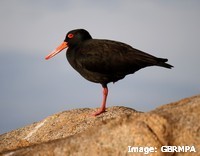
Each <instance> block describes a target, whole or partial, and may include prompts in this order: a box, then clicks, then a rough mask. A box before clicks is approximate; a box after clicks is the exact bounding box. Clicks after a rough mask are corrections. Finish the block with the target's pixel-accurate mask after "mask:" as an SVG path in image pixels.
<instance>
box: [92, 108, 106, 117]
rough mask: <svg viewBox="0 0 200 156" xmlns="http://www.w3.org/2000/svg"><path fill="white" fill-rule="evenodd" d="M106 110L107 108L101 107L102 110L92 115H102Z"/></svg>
mask: <svg viewBox="0 0 200 156" xmlns="http://www.w3.org/2000/svg"><path fill="white" fill-rule="evenodd" d="M105 111H106V109H100V110H98V111H96V112H94V113H92V114H91V115H92V116H97V115H100V114H102V113H104V112H105Z"/></svg>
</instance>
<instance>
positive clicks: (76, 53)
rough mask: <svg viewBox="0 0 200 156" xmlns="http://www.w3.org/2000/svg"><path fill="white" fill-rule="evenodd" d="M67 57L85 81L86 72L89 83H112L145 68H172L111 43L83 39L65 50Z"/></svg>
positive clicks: (163, 60)
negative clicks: (83, 40)
mask: <svg viewBox="0 0 200 156" xmlns="http://www.w3.org/2000/svg"><path fill="white" fill-rule="evenodd" d="M67 57H68V60H69V62H70V64H71V65H72V66H73V67H74V68H75V69H76V70H77V71H78V72H79V73H80V74H81V75H82V76H84V77H85V78H86V79H88V76H87V75H88V73H90V74H89V75H90V76H89V77H90V79H88V80H90V81H92V79H96V78H97V77H98V80H95V81H100V79H101V77H102V81H109V82H115V81H118V80H119V79H122V78H124V77H125V76H126V75H127V74H132V73H134V72H136V71H137V70H139V69H141V68H144V67H147V66H153V65H157V66H162V67H166V68H171V67H172V66H171V65H168V64H166V63H165V62H166V61H167V59H162V58H157V57H155V56H152V55H150V54H147V53H144V52H142V51H140V50H137V49H134V48H132V47H131V46H129V45H127V44H124V43H121V42H117V41H111V40H99V39H90V40H87V41H85V42H83V43H81V44H79V45H77V47H74V48H69V49H68V52H67ZM106 77H107V78H106ZM105 79H106V80H105ZM93 82H94V81H93ZM98 83H102V82H98ZM106 83H108V82H106Z"/></svg>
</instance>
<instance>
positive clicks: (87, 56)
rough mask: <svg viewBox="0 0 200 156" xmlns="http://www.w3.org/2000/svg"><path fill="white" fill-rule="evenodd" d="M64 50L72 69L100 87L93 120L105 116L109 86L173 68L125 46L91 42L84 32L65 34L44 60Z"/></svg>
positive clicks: (108, 42)
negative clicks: (157, 68)
mask: <svg viewBox="0 0 200 156" xmlns="http://www.w3.org/2000/svg"><path fill="white" fill-rule="evenodd" d="M67 47H68V49H67V53H66V56H67V60H68V61H69V63H70V64H71V66H72V67H73V68H74V69H75V70H76V71H77V72H79V73H80V74H81V75H82V76H83V77H84V78H85V79H87V80H89V81H92V82H95V83H100V84H101V85H102V87H103V101H102V105H101V108H100V110H98V111H97V112H95V113H94V114H93V115H94V116H96V115H99V114H101V113H103V112H105V109H106V99H107V95H108V88H107V84H108V83H109V82H116V81H118V80H120V79H123V78H124V77H125V76H126V75H128V74H133V73H135V72H136V71H138V70H139V69H141V68H145V67H148V66H160V67H165V68H172V67H173V66H172V65H170V64H167V63H165V62H167V61H168V60H167V59H165V58H157V57H155V56H152V55H150V54H147V53H145V52H142V51H140V50H138V49H135V48H133V47H131V46H129V45H127V44H125V43H121V42H117V41H111V40H105V39H93V38H92V37H91V35H90V34H89V32H88V31H86V30H84V29H76V30H72V31H70V32H68V33H67V35H66V38H65V40H64V42H63V43H62V44H61V45H60V46H58V47H57V48H56V49H55V50H54V51H53V52H52V53H50V54H49V55H48V56H46V60H48V59H50V58H51V57H53V56H55V55H56V54H58V53H59V52H60V51H62V50H63V49H65V48H67Z"/></svg>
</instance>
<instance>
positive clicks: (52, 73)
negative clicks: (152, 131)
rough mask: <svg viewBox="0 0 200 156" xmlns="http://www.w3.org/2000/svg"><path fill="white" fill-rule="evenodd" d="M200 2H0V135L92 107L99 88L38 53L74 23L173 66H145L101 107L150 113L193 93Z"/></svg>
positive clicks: (196, 89)
mask: <svg viewBox="0 0 200 156" xmlns="http://www.w3.org/2000/svg"><path fill="white" fill-rule="evenodd" d="M199 16H200V1H197V0H191V1H186V0H176V1H171V0H169V1H165V0H160V1H158V0H156V1H155V0H154V1H153V0H148V1H146V0H137V1H136V0H127V1H119V0H117V1H105V0H104V1H92V0H85V1H81V0H79V1H73V0H68V1H64V0H62V1H49V0H40V1H39V0H34V1H25V0H19V1H11V0H1V1H0V19H1V24H0V27H1V29H0V34H1V35H0V73H1V77H0V134H1V133H4V132H6V131H10V130H12V129H16V128H19V127H21V126H24V125H27V124H31V123H32V122H36V121H39V120H41V119H43V118H45V117H47V116H49V115H51V114H54V113H57V112H60V111H65V110H69V109H75V108H84V107H90V108H96V107H100V103H101V98H102V89H101V86H100V85H99V84H94V83H91V82H89V81H86V80H85V79H83V78H82V77H81V76H80V75H79V74H78V73H77V72H76V71H74V70H73V69H72V67H71V66H70V65H69V64H68V62H67V60H66V58H65V51H63V52H62V53H60V54H59V55H57V56H56V57H54V58H52V59H51V60H49V61H46V60H45V59H44V58H45V56H46V55H47V54H49V53H50V52H51V51H52V50H53V49H54V48H55V47H57V45H59V44H60V43H61V42H62V41H63V40H64V38H65V34H66V33H67V32H68V31H70V30H72V29H76V28H84V29H87V30H88V31H89V32H90V34H91V35H92V37H93V38H106V39H112V40H117V41H121V42H125V43H127V44H130V45H131V46H133V47H135V48H137V49H140V50H142V51H145V52H148V53H150V54H153V55H155V56H158V57H163V58H168V59H169V63H170V64H172V65H174V66H175V68H173V69H172V70H168V69H165V68H159V67H151V68H146V69H143V70H140V71H138V72H136V73H135V74H134V75H129V76H127V77H126V78H125V79H123V80H122V81H118V82H117V83H115V84H109V85H108V87H109V91H110V92H109V96H108V102H107V106H108V107H110V106H117V105H120V106H126V107H131V108H134V109H136V110H139V111H150V110H152V109H154V108H156V107H158V106H160V105H162V104H166V103H169V102H173V101H176V100H179V99H181V98H184V97H188V96H192V95H195V94H199V93H200V84H199V79H200V70H199V66H200V61H199V58H200V46H199V45H200V31H199V28H200V18H199Z"/></svg>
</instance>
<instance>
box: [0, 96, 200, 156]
mask: <svg viewBox="0 0 200 156" xmlns="http://www.w3.org/2000/svg"><path fill="white" fill-rule="evenodd" d="M93 111H94V109H75V110H70V111H65V112H61V113H58V114H55V115H52V116H50V117H47V118H46V119H44V120H42V121H41V122H38V123H33V124H32V125H29V126H26V127H23V128H20V129H18V130H14V131H11V132H8V133H6V134H3V135H1V136H0V153H1V154H2V155H6V156H10V155H12V156H15V155H20V156H23V155H28V156H29V155H59V156H60V155H61V156H62V155H81V156H82V155H129V154H130V155H144V154H145V152H147V153H148V151H146V150H147V147H149V148H150V147H152V148H153V149H152V150H154V152H152V153H149V155H158V156H164V155H169V156H172V155H173V156H179V155H181V156H182V155H200V122H199V121H200V95H198V96H194V97H191V98H186V99H183V100H180V101H178V102H175V103H171V104H167V105H164V106H161V107H159V108H157V109H155V110H153V111H150V112H146V113H142V112H137V111H135V110H133V109H131V108H126V107H111V108H108V109H107V112H106V113H103V114H101V115H99V116H97V117H92V116H90V115H89V114H91V113H92V112H93ZM134 147H138V149H139V147H144V148H140V151H138V152H130V153H128V150H129V151H131V150H133V148H134ZM145 147H146V148H145ZM168 147H171V148H173V149H174V148H176V147H177V149H176V150H178V147H181V148H190V150H192V151H191V152H189V151H187V152H186V151H185V152H176V153H173V152H168V153H166V152H163V151H161V149H163V150H166V149H168ZM142 150H143V151H142ZM179 150H180V149H179ZM182 150H183V149H182ZM185 150H186V149H185ZM194 150H195V151H196V152H194ZM155 151H156V152H155Z"/></svg>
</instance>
